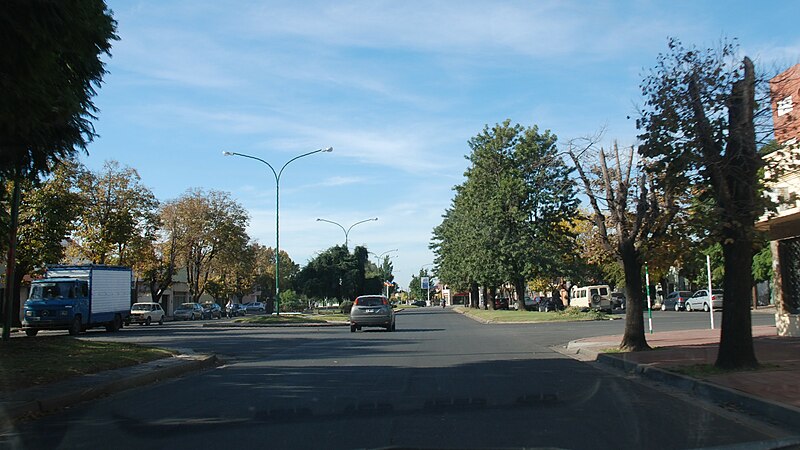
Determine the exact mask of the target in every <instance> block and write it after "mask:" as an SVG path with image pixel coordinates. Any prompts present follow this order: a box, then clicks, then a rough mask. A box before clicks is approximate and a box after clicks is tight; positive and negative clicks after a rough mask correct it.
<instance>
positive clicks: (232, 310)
mask: <svg viewBox="0 0 800 450" xmlns="http://www.w3.org/2000/svg"><path fill="white" fill-rule="evenodd" d="M225 312H226V313H227V314H228V317H239V316H246V315H247V308H245V307H244V305H240V304H238V303H234V304H233V305H231V306H230V307H229V308H227V311H225Z"/></svg>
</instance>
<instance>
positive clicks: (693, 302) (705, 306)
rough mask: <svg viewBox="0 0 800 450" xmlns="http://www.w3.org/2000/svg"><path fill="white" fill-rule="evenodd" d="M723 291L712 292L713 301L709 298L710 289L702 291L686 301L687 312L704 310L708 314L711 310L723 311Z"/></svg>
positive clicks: (715, 290)
mask: <svg viewBox="0 0 800 450" xmlns="http://www.w3.org/2000/svg"><path fill="white" fill-rule="evenodd" d="M722 296H723V291H722V289H714V290H712V291H711V299H710V300H709V298H708V289H700V290H699V291H697V292H695V293H694V295H692V296H691V297H689V299H688V300H687V301H686V311H699V310H701V309H702V310H703V311H706V312H708V311H709V308H714V309H722Z"/></svg>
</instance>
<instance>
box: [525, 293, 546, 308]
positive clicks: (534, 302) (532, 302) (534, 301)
mask: <svg viewBox="0 0 800 450" xmlns="http://www.w3.org/2000/svg"><path fill="white" fill-rule="evenodd" d="M543 300H544V297H541V296H538V295H534V296H533V297H527V296H526V297H525V310H526V311H538V310H539V305H540V304H541V303H542V301H543Z"/></svg>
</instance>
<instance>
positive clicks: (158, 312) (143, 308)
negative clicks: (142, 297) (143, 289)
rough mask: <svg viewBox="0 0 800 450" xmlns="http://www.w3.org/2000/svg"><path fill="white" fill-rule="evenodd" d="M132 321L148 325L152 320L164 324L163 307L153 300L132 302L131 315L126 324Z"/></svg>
mask: <svg viewBox="0 0 800 450" xmlns="http://www.w3.org/2000/svg"><path fill="white" fill-rule="evenodd" d="M131 322H133V323H138V324H145V325H150V324H151V323H153V322H158V324H159V325H163V324H164V309H163V308H161V305H159V304H158V303H154V302H141V303H134V304H133V306H131V317H130V321H129V322H128V325H130V324H131Z"/></svg>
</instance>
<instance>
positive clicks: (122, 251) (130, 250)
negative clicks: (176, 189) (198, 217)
mask: <svg viewBox="0 0 800 450" xmlns="http://www.w3.org/2000/svg"><path fill="white" fill-rule="evenodd" d="M78 185H79V186H80V190H81V196H82V203H83V213H82V214H81V218H80V223H79V226H78V228H77V230H76V231H75V233H74V234H73V243H74V244H75V246H76V251H77V252H78V256H79V257H82V258H86V259H88V260H90V261H91V262H92V263H95V264H119V265H125V266H132V265H134V262H136V260H137V258H138V257H139V256H140V255H139V252H140V251H141V250H142V249H143V248H145V247H146V246H147V245H148V243H150V242H151V241H153V240H154V239H155V232H156V228H157V226H158V201H157V200H156V198H155V195H153V192H152V191H151V190H150V189H149V188H147V187H146V186H144V184H142V182H141V178H140V177H139V173H138V172H137V171H136V170H135V169H133V168H131V167H123V166H121V165H120V164H119V163H118V162H116V161H107V162H106V163H105V164H104V165H103V170H102V171H101V172H99V173H92V172H84V174H83V175H82V176H81V177H80V178H79V182H78Z"/></svg>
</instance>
